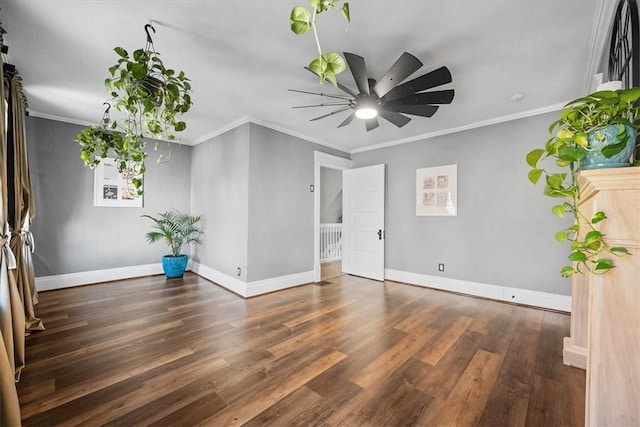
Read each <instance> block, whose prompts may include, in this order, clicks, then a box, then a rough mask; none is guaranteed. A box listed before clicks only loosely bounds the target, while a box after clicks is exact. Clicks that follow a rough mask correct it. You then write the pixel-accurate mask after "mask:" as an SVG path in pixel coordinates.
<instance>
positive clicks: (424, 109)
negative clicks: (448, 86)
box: [380, 104, 440, 117]
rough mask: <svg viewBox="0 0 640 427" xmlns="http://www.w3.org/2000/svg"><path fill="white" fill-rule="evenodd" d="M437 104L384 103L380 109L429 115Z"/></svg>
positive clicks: (436, 108) (434, 110)
mask: <svg viewBox="0 0 640 427" xmlns="http://www.w3.org/2000/svg"><path fill="white" fill-rule="evenodd" d="M438 108H440V107H438V106H437V105H393V104H391V105H389V104H385V105H383V106H382V107H380V109H381V110H382V109H384V110H387V111H394V112H396V113H404V114H411V115H414V116H422V117H431V116H433V115H434V114H435V113H436V111H438Z"/></svg>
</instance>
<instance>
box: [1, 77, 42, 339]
mask: <svg viewBox="0 0 640 427" xmlns="http://www.w3.org/2000/svg"><path fill="white" fill-rule="evenodd" d="M26 107H27V105H26V99H25V97H24V94H23V91H22V79H21V78H20V76H19V75H18V74H15V75H14V76H13V78H12V80H11V85H10V95H9V108H10V114H9V118H10V120H11V123H12V126H11V127H10V130H9V141H7V142H8V143H9V144H12V146H11V147H10V150H9V151H10V154H11V155H10V156H9V158H8V161H9V162H11V161H12V160H13V171H12V172H13V182H12V184H13V185H9V190H10V191H9V193H10V194H9V198H10V199H9V202H10V203H9V204H10V205H11V204H12V205H13V206H11V207H12V208H13V212H9V225H10V226H11V228H12V235H11V250H12V251H13V253H14V254H15V256H16V264H17V268H16V270H15V274H16V282H17V284H18V291H19V292H20V297H21V298H22V303H23V304H24V314H25V321H26V328H27V331H42V330H44V326H43V324H42V321H41V320H40V319H39V318H37V317H36V315H35V311H34V308H33V305H34V304H37V302H38V294H37V291H36V286H35V277H34V272H33V261H32V257H31V252H32V251H33V249H34V240H33V235H32V234H31V231H30V230H29V225H30V223H31V220H32V218H33V214H34V213H35V206H34V201H33V194H32V192H31V178H30V175H29V166H28V162H27V143H26V139H25V116H26V114H25V113H26ZM9 179H11V177H9ZM11 202H13V203H11Z"/></svg>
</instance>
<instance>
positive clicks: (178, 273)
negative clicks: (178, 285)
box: [162, 255, 189, 279]
mask: <svg viewBox="0 0 640 427" xmlns="http://www.w3.org/2000/svg"><path fill="white" fill-rule="evenodd" d="M187 261H189V257H188V256H187V255H179V256H171V255H165V256H163V257H162V269H163V270H164V274H166V275H167V277H168V278H169V279H173V278H176V277H182V276H183V275H184V271H185V270H186V269H187Z"/></svg>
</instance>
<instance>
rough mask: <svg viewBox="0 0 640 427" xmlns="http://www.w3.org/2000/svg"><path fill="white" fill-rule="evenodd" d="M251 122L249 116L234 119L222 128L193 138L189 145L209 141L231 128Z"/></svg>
mask: <svg viewBox="0 0 640 427" xmlns="http://www.w3.org/2000/svg"><path fill="white" fill-rule="evenodd" d="M249 122H251V119H249V117H242V118H240V119H238V120H234V121H232V122H231V123H228V124H226V125H224V126H222V127H221V128H218V129H215V130H212V131H211V132H209V133H206V134H204V135H202V136H200V137H198V138H196V139H194V140H192V141H191V142H190V143H189V145H191V146H194V145H198V144H202V143H203V142H207V141H209V140H210V139H213V138H215V137H216V136H220V135H222V134H223V133H227V132H229V131H230V130H233V129H235V128H237V127H240V126H242V125H244V124H247V123H249Z"/></svg>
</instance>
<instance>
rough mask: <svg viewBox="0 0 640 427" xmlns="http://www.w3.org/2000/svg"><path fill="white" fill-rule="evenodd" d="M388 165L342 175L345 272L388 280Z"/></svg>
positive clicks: (350, 170) (351, 170) (343, 264)
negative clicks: (386, 188) (386, 211)
mask: <svg viewBox="0 0 640 427" xmlns="http://www.w3.org/2000/svg"><path fill="white" fill-rule="evenodd" d="M384 183H385V165H375V166H368V167H364V168H357V169H348V170H345V171H343V172H342V271H343V272H344V273H347V274H354V275H356V276H362V277H367V278H370V279H374V280H384V187H385V185H384Z"/></svg>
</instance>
